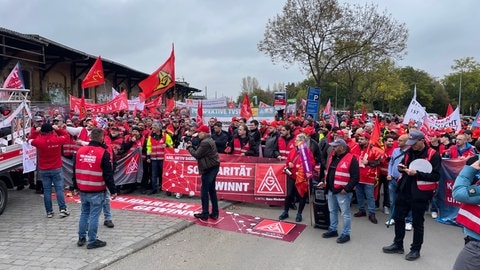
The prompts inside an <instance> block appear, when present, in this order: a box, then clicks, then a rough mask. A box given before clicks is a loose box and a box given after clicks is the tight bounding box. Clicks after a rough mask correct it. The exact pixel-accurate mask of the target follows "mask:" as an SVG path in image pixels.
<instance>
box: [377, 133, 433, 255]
mask: <svg viewBox="0 0 480 270" xmlns="http://www.w3.org/2000/svg"><path fill="white" fill-rule="evenodd" d="M406 145H408V146H410V148H409V149H408V150H407V152H406V153H405V155H404V157H403V159H402V162H401V163H400V164H399V165H398V170H399V171H400V172H401V173H402V176H401V177H400V179H399V181H398V186H397V192H396V199H395V213H394V220H395V237H394V239H393V244H391V245H390V246H386V247H383V252H384V253H397V254H403V253H404V249H403V239H404V238H405V217H406V216H407V214H408V212H409V211H410V210H411V211H412V225H413V242H412V245H411V246H410V252H409V253H408V254H407V255H406V256H405V259H406V260H408V261H413V260H416V259H418V258H419V257H420V249H421V248H422V244H423V234H424V221H425V217H424V215H425V211H426V209H427V208H428V202H429V200H430V199H431V198H432V196H433V192H434V190H435V189H436V188H437V182H438V181H439V180H440V163H441V159H442V158H441V157H440V154H439V153H438V152H436V151H435V150H433V149H431V148H429V147H428V146H427V145H426V142H425V134H423V133H422V132H421V131H419V130H411V131H410V133H409V134H408V141H407V142H406ZM417 159H425V160H427V161H428V162H429V163H430V164H431V165H432V171H431V172H422V171H419V170H415V169H410V168H409V166H410V163H412V162H413V161H414V160H417Z"/></svg>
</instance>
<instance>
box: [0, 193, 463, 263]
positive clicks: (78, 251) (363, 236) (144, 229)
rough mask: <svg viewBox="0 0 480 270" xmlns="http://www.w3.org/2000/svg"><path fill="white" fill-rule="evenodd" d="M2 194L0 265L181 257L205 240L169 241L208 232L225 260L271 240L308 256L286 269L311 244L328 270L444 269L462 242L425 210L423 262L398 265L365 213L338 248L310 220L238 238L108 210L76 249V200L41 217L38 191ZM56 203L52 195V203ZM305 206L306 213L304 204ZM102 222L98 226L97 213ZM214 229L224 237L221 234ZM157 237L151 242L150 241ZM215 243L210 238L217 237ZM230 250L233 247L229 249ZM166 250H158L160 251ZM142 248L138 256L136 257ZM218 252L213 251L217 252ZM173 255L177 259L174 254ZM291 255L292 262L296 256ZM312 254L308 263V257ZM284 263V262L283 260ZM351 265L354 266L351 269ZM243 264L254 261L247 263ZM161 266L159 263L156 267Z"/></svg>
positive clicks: (273, 211) (272, 212)
mask: <svg viewBox="0 0 480 270" xmlns="http://www.w3.org/2000/svg"><path fill="white" fill-rule="evenodd" d="M9 196H10V198H9V202H8V206H7V209H6V210H5V212H4V214H3V215H1V216H0V243H1V244H0V269H101V268H103V267H105V266H107V265H111V264H112V263H113V262H116V261H118V260H120V259H122V258H125V257H127V256H129V255H131V254H132V253H134V252H136V251H139V250H141V249H143V248H145V247H149V248H148V249H147V250H144V251H148V250H150V249H152V248H154V247H157V246H158V247H163V248H160V249H161V250H164V249H165V247H167V250H168V254H169V255H168V256H167V257H166V258H169V259H171V258H172V256H173V257H175V254H176V253H178V252H181V253H182V254H181V255H182V256H184V254H183V252H184V251H185V250H190V249H194V250H199V249H202V247H205V246H206V243H205V242H204V241H198V242H199V243H198V245H199V246H198V247H197V248H195V243H192V242H185V245H186V246H185V248H182V247H181V246H180V247H179V248H175V249H173V250H172V249H170V248H168V247H169V245H170V244H171V243H170V242H172V241H173V243H178V242H177V241H178V239H184V238H185V239H191V238H193V239H196V238H199V237H200V236H204V235H205V234H209V235H212V237H214V236H215V237H217V236H218V238H219V239H223V238H225V237H227V238H226V239H227V240H225V245H224V246H219V247H217V246H215V248H211V250H212V252H213V251H215V250H216V253H215V254H211V256H217V255H220V254H223V253H225V254H223V255H224V256H227V257H226V258H230V257H228V256H231V254H237V255H238V254H239V252H242V250H243V251H245V250H246V249H247V250H248V249H251V250H252V251H255V250H256V249H255V247H258V246H259V245H260V246H262V247H267V246H270V248H269V249H271V250H272V254H271V255H272V256H278V254H276V253H277V252H274V251H275V250H277V251H278V250H279V248H280V250H282V247H283V249H284V250H285V254H284V256H287V254H291V255H292V256H293V257H297V256H308V258H305V259H304V261H305V262H304V265H296V264H289V266H291V267H292V268H290V267H287V268H288V269H309V267H310V266H311V265H315V263H316V262H317V260H318V259H315V258H316V257H312V254H311V250H316V249H317V248H320V249H319V250H318V252H320V253H323V252H324V251H332V252H333V251H334V253H333V254H331V255H329V256H328V258H329V259H327V260H324V259H322V261H323V264H324V265H325V266H326V265H329V266H330V267H333V268H331V269H363V268H362V266H365V267H367V266H368V267H369V268H370V269H408V268H409V267H412V265H415V267H421V268H422V269H450V267H451V265H452V263H453V261H454V259H455V257H456V255H457V254H458V251H459V250H460V249H461V248H462V246H463V245H462V233H461V230H460V228H455V227H453V226H446V225H441V224H438V223H436V222H434V221H433V220H432V219H431V218H428V217H427V216H426V219H427V222H426V223H427V226H428V231H427V237H428V238H429V239H428V249H426V250H425V251H424V252H423V253H422V254H423V255H425V257H424V258H423V257H422V260H421V261H419V263H418V264H417V263H416V262H415V264H411V263H410V262H408V263H405V262H406V261H405V260H404V259H403V256H391V255H384V254H382V253H381V249H380V247H381V246H383V245H386V244H389V243H390V241H391V239H392V237H393V235H392V230H393V228H390V229H385V225H383V224H378V225H373V226H378V227H379V228H383V229H381V230H379V231H377V232H375V231H373V230H371V226H372V224H370V223H369V222H368V220H367V219H366V218H361V219H355V218H354V219H353V222H354V223H355V224H354V226H355V227H354V233H353V237H354V240H353V241H352V242H351V244H349V245H346V246H345V247H344V248H339V245H338V244H336V243H334V241H322V239H321V238H320V233H321V230H320V231H319V230H318V229H313V228H312V227H310V226H308V227H307V231H306V232H305V233H303V234H302V235H301V236H300V239H299V240H297V241H295V242H294V243H293V244H291V243H283V242H282V241H276V240H271V239H270V240H268V239H257V238H258V237H252V236H243V235H241V234H236V233H231V232H225V233H219V232H218V231H217V230H215V229H212V228H206V227H202V226H194V227H190V228H189V229H188V230H186V231H184V233H183V232H182V233H180V234H175V233H176V232H178V231H180V230H183V229H185V228H187V227H189V226H190V225H192V224H193V223H192V222H189V221H186V220H182V219H177V218H171V217H166V216H161V215H150V214H145V213H140V212H132V211H124V210H116V209H112V212H113V216H114V223H115V228H113V229H109V228H106V227H104V226H103V225H101V226H100V228H99V238H100V239H102V240H105V241H107V243H108V244H107V246H106V247H105V248H100V249H94V250H87V249H86V248H85V247H82V248H79V247H77V246H76V241H77V226H78V218H79V215H80V205H78V204H68V207H69V209H70V211H71V216H70V217H67V218H63V219H61V218H59V217H58V210H57V209H56V208H55V209H56V211H57V212H56V216H55V217H54V218H53V219H47V218H46V217H45V210H44V207H43V198H42V197H41V196H40V195H37V194H34V192H33V191H32V190H28V189H27V190H22V191H11V192H9ZM156 196H157V197H159V198H162V199H167V200H176V199H175V198H173V197H166V196H165V195H164V194H162V195H156ZM180 200H182V201H187V202H190V203H196V204H200V202H199V199H198V198H182V199H180ZM55 203H56V202H55V201H54V205H55ZM220 205H221V206H222V208H224V207H226V206H227V205H229V203H227V202H221V204H220ZM232 207H233V208H234V209H238V210H242V212H245V213H243V214H253V215H255V214H258V215H261V216H263V217H265V218H271V219H276V218H277V217H278V214H279V213H280V212H281V210H280V209H279V208H269V207H267V206H259V207H258V208H257V207H256V206H252V205H250V206H249V205H246V204H240V205H238V206H231V207H230V208H232ZM307 209H308V207H307ZM306 211H307V212H308V210H306ZM378 218H379V222H383V221H384V220H382V219H385V220H386V215H384V214H378ZM290 221H291V219H290ZM101 222H102V224H103V217H102V219H101ZM304 223H306V224H309V218H308V217H307V216H306V215H305V222H304ZM197 227H198V228H197ZM172 234H175V235H174V236H173V237H168V238H167V236H170V235H172ZM220 235H223V236H222V237H220ZM165 238H167V239H166V241H161V242H158V241H159V240H161V239H165ZM169 239H171V240H169ZM200 240H201V239H200ZM323 240H325V239H323ZM405 241H406V242H405V243H406V244H405V247H406V248H407V249H408V246H409V244H410V242H411V233H408V237H407V239H406V240H405ZM156 242H158V243H157V244H155V245H152V244H154V243H156ZM181 242H182V243H183V242H184V241H183V240H182V241H181ZM214 242H215V243H217V242H219V240H216V241H214ZM235 242H236V243H238V245H233V246H232V245H231V243H235ZM330 242H331V243H330ZM249 243H251V247H249ZM242 244H243V245H242ZM319 244H320V246H319ZM208 245H212V243H208ZM292 247H296V248H294V250H297V253H298V252H300V253H298V254H297V253H291V251H292ZM300 247H301V248H300ZM342 247H343V246H342ZM232 248H237V249H236V250H232ZM298 248H300V249H298ZM305 249H306V250H307V251H308V250H310V252H305ZM154 250H156V252H155V254H156V255H150V256H147V258H150V259H153V260H154V258H159V256H162V253H161V252H160V251H159V250H158V249H156V248H154ZM167 250H164V251H165V252H167ZM302 250H304V251H302ZM144 251H142V252H144ZM322 251H323V252H322ZM142 252H140V253H137V254H140V255H141V254H142ZM175 252H176V253H175ZM218 252H220V253H219V254H217V253H218ZM222 252H223V253H222ZM281 253H282V252H281ZM320 253H319V254H320ZM329 253H330V252H329ZM172 254H173V255H172ZM261 254H262V253H258V251H255V252H253V254H252V256H253V257H255V256H257V257H258V260H253V262H256V263H259V262H264V258H265V257H264V256H263V255H261ZM302 254H303V255H302ZM369 254H370V255H369ZM254 255H255V256H254ZM332 255H333V256H332ZM135 256H137V255H136V254H135V255H133V256H130V257H129V258H133V262H132V265H135V267H133V268H138V267H139V265H138V262H139V261H140V262H142V261H143V260H138V259H137V258H138V257H135ZM165 256H166V255H165ZM345 256H346V257H350V256H351V257H352V259H351V260H345V259H342V258H346V257H345ZM178 257H179V258H183V257H181V256H178ZM242 257H243V256H240V257H239V258H242ZM267 257H268V256H267ZM397 257H398V258H397ZM192 258H193V257H192ZM375 258H377V259H380V261H379V262H381V263H380V264H379V263H378V262H375V264H373V263H371V262H370V261H369V260H371V259H375ZM190 259H191V258H190ZM292 260H293V261H296V260H295V259H292ZM311 260H313V261H314V262H313V263H311V262H310V261H311ZM392 260H394V261H392ZM122 261H124V260H122ZM288 261H290V259H289V260H288ZM293 261H292V262H293ZM173 262H174V261H172V263H173ZM190 262H193V264H190V265H189V263H187V260H186V259H184V258H183V259H182V260H181V261H179V262H178V263H177V264H176V265H177V266H178V268H175V267H176V266H175V267H173V266H171V267H170V268H168V269H185V268H190V269H195V266H198V265H197V264H196V263H195V262H198V261H196V260H193V261H192V260H190ZM240 262H243V263H245V262H244V260H241V261H239V263H240ZM230 263H231V262H230V260H226V261H225V264H224V266H227V265H230ZM317 263H318V262H317ZM409 263H410V264H409ZM156 264H158V262H154V263H153V264H152V265H153V266H155V265H156ZM162 265H163V264H162ZM355 265H357V266H358V267H355ZM372 265H376V266H377V267H373V268H372V267H371V266H372ZM250 266H251V267H253V265H250ZM257 266H258V265H257ZM270 266H272V267H274V268H275V267H276V268H277V269H280V268H282V267H280V268H278V267H279V266H278V265H273V264H272V265H269V267H267V268H269V269H271V268H270ZM283 266H286V265H283ZM142 267H146V268H145V269H158V265H157V266H156V267H153V268H152V267H151V268H148V264H147V263H146V262H144V263H142ZM192 267H193V268H192ZM338 267H340V268H338ZM405 267H406V268H405ZM133 268H130V267H128V266H127V267H119V268H117V267H113V268H110V269H133ZM161 268H164V267H163V266H162V267H161ZM254 268H255V267H254ZM274 268H273V269H274ZM165 269H167V268H165ZM222 269H225V268H222ZM232 269H233V268H232ZM238 269H248V268H238ZM252 269H253V268H252Z"/></svg>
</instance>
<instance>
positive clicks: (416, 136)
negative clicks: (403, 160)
mask: <svg viewBox="0 0 480 270" xmlns="http://www.w3.org/2000/svg"><path fill="white" fill-rule="evenodd" d="M424 138H425V134H423V132H421V131H419V130H412V131H410V133H408V141H407V142H406V143H405V144H406V145H414V144H415V143H417V142H418V141H420V140H422V139H424Z"/></svg>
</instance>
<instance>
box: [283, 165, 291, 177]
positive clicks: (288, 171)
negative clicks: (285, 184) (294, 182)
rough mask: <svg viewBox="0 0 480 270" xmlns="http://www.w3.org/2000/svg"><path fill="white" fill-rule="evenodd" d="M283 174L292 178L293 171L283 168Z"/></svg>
mask: <svg viewBox="0 0 480 270" xmlns="http://www.w3.org/2000/svg"><path fill="white" fill-rule="evenodd" d="M283 173H285V174H286V175H288V176H292V171H290V169H289V168H287V167H285V168H283Z"/></svg>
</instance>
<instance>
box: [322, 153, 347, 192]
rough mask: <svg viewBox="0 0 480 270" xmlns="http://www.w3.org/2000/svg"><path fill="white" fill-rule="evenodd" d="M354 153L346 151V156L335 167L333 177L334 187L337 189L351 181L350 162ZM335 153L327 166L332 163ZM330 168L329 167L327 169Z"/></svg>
mask: <svg viewBox="0 0 480 270" xmlns="http://www.w3.org/2000/svg"><path fill="white" fill-rule="evenodd" d="M352 158H353V155H352V154H350V153H346V154H345V156H343V157H342V159H341V160H340V161H339V162H338V164H337V168H336V169H335V176H334V177H333V179H334V180H333V187H334V188H336V189H342V188H344V187H345V186H346V185H347V184H348V182H349V181H350V164H351V163H352ZM332 159H333V155H330V158H329V159H328V164H327V168H329V167H330V164H331V163H332ZM327 170H328V169H327Z"/></svg>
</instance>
